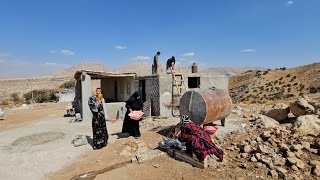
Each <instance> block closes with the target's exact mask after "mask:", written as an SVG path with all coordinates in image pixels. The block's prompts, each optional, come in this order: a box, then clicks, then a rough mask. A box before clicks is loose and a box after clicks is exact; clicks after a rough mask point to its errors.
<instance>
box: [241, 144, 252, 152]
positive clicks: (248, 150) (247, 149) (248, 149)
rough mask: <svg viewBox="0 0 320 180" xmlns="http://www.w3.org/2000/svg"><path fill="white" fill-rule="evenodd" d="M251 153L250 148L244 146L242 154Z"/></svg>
mask: <svg viewBox="0 0 320 180" xmlns="http://www.w3.org/2000/svg"><path fill="white" fill-rule="evenodd" d="M251 151H252V148H251V146H250V145H246V146H244V148H243V152H245V153H250V152H251Z"/></svg>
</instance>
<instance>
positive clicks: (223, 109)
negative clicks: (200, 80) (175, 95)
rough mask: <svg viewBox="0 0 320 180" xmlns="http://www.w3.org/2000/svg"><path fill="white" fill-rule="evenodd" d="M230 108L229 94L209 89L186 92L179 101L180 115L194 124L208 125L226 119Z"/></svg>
mask: <svg viewBox="0 0 320 180" xmlns="http://www.w3.org/2000/svg"><path fill="white" fill-rule="evenodd" d="M231 108H232V100H231V97H230V96H229V94H228V93H227V92H225V91H223V90H221V89H216V88H211V89H205V90H197V91H187V92H186V93H184V94H183V96H182V97H181V99H180V114H181V115H187V116H189V117H190V119H191V120H192V121H193V122H194V123H196V124H208V123H210V122H213V121H215V120H222V119H224V118H226V117H227V116H228V115H229V114H230V112H231Z"/></svg>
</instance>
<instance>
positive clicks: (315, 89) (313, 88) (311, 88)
mask: <svg viewBox="0 0 320 180" xmlns="http://www.w3.org/2000/svg"><path fill="white" fill-rule="evenodd" d="M309 92H310V93H318V92H320V87H310V89H309Z"/></svg>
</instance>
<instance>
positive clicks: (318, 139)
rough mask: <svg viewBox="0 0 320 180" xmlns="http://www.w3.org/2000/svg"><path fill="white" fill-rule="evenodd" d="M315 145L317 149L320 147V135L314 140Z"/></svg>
mask: <svg viewBox="0 0 320 180" xmlns="http://www.w3.org/2000/svg"><path fill="white" fill-rule="evenodd" d="M313 146H314V147H315V148H317V149H320V137H317V138H316V139H315V140H314V143H313Z"/></svg>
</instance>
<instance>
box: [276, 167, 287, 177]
mask: <svg viewBox="0 0 320 180" xmlns="http://www.w3.org/2000/svg"><path fill="white" fill-rule="evenodd" d="M275 169H276V171H277V172H278V173H279V174H280V175H281V176H283V177H284V176H285V175H286V174H287V172H288V171H287V170H286V169H285V168H283V167H279V166H277V167H275Z"/></svg>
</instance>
